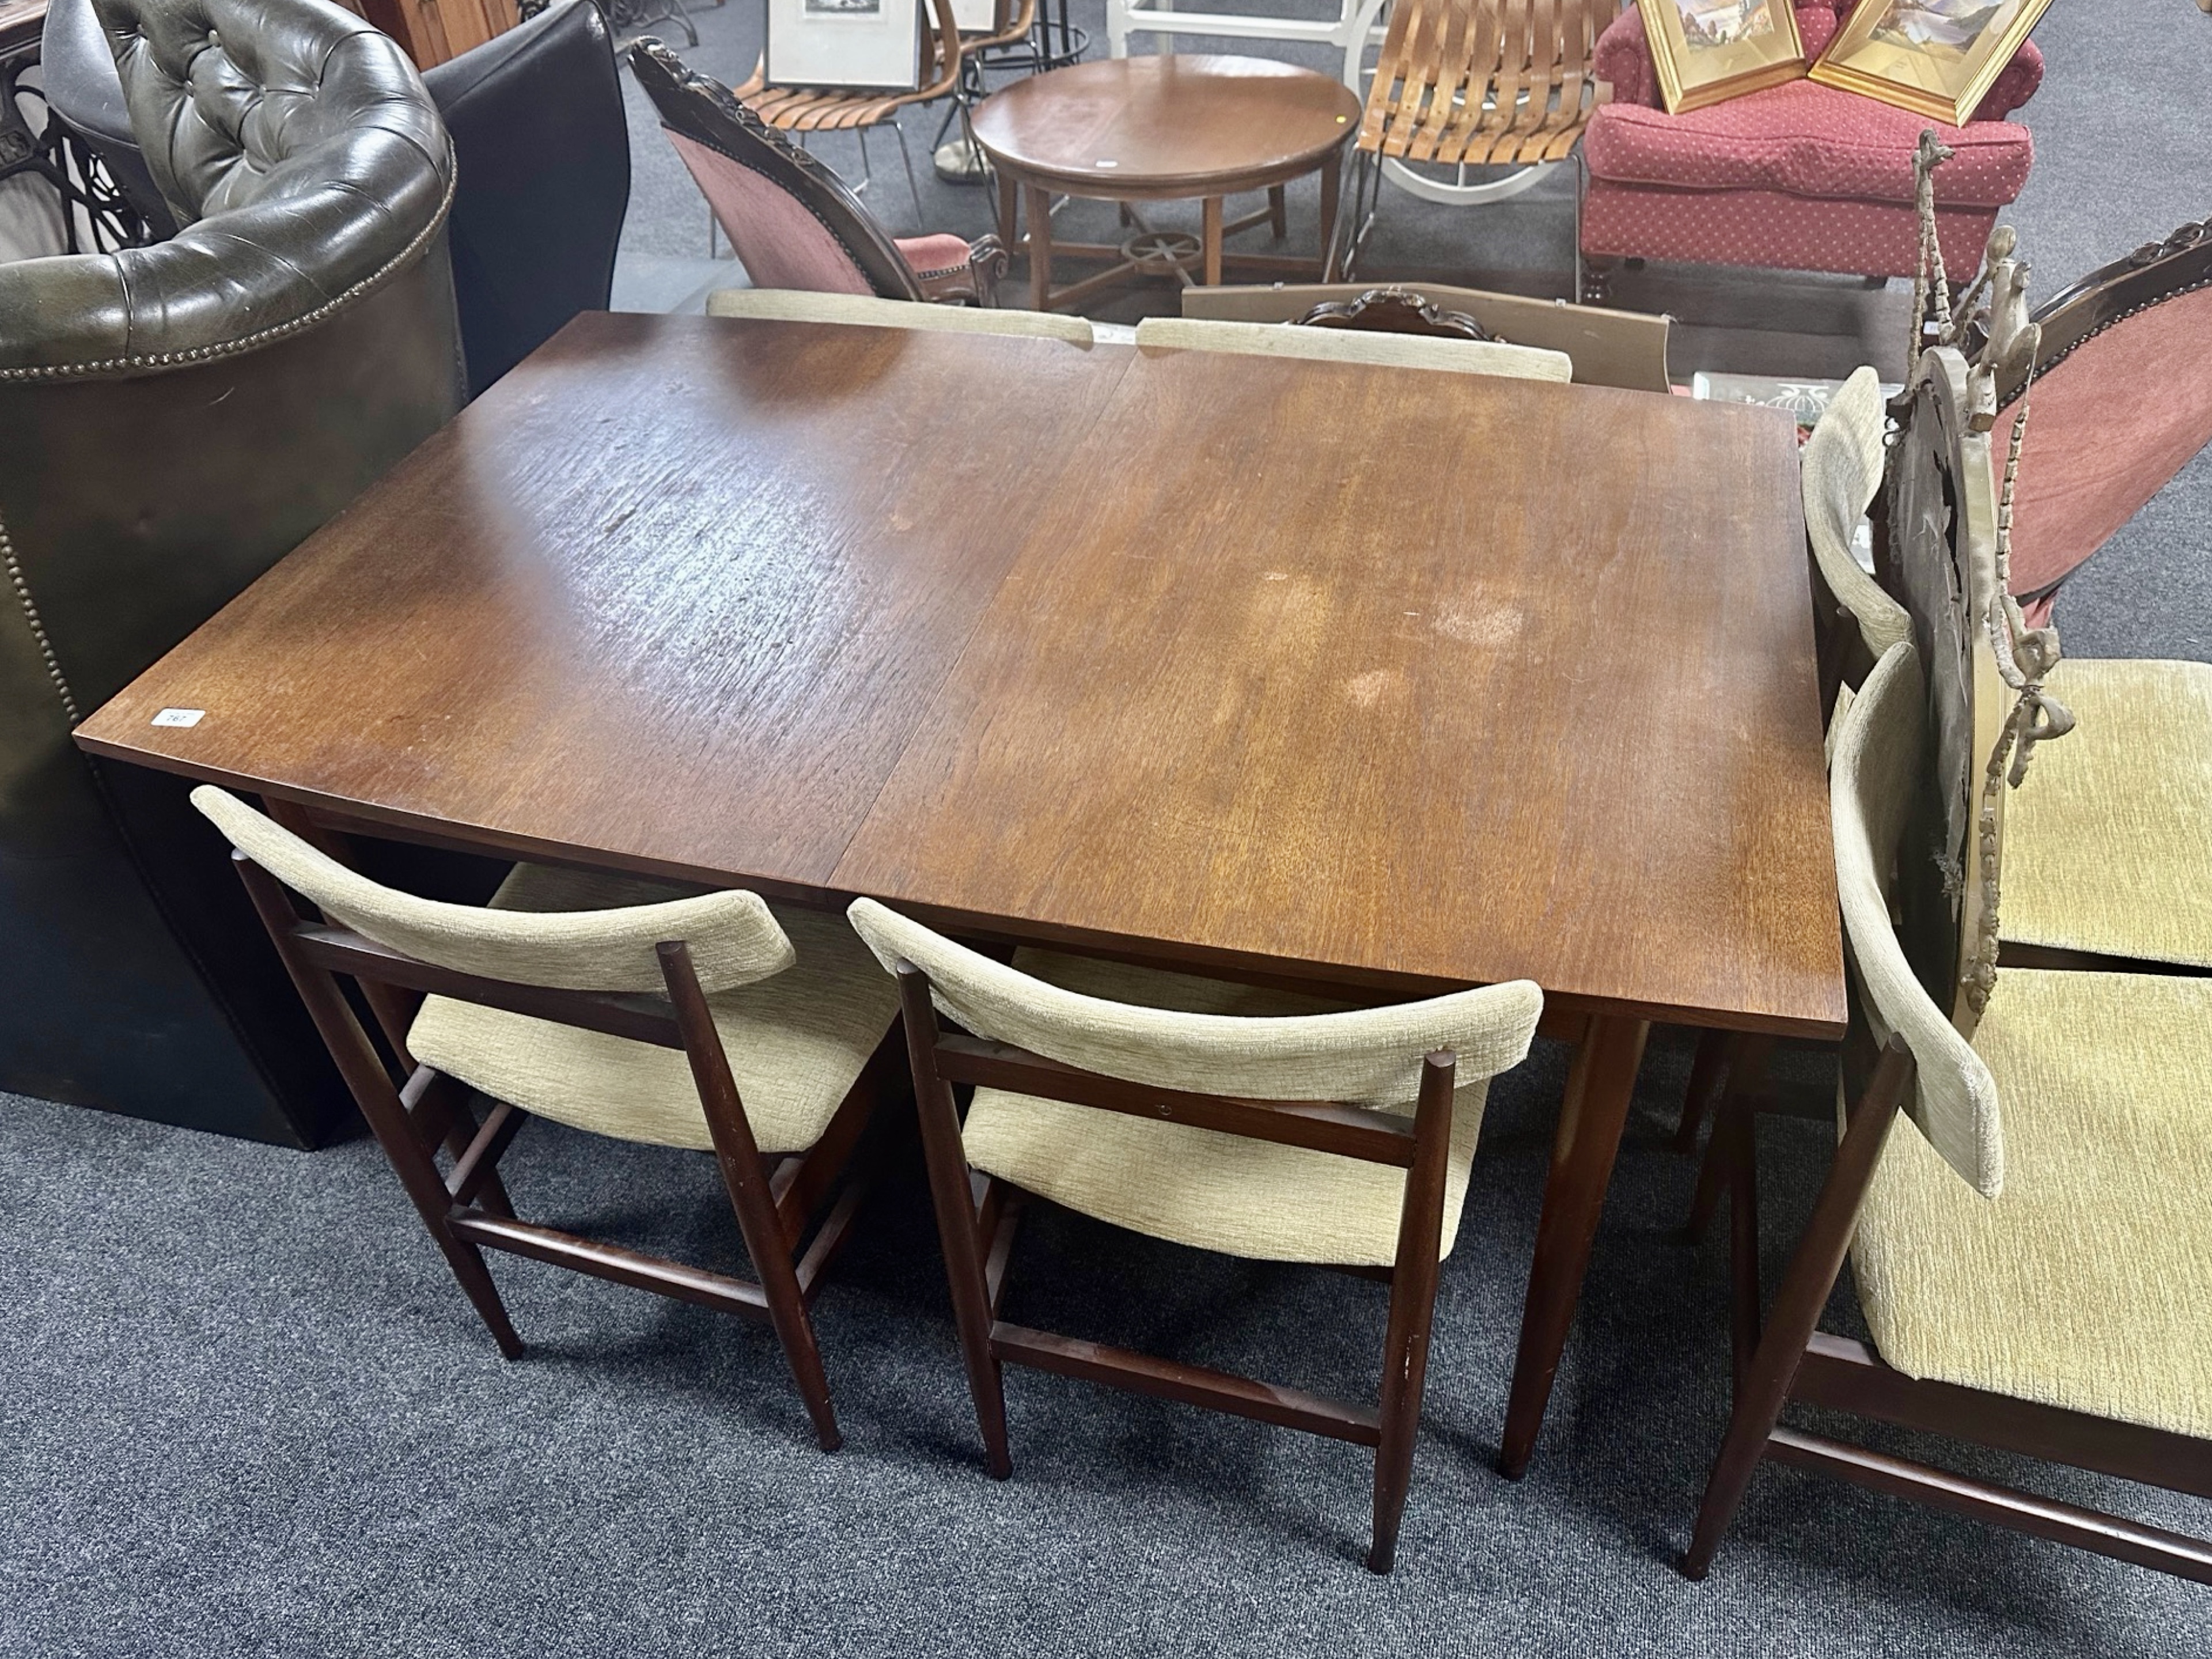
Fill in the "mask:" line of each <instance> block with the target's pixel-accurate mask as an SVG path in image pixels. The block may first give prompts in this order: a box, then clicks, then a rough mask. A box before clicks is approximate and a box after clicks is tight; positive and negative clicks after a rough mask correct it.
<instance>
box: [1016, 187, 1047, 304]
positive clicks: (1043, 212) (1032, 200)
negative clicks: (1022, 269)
mask: <svg viewBox="0 0 2212 1659" xmlns="http://www.w3.org/2000/svg"><path fill="white" fill-rule="evenodd" d="M1022 211H1023V212H1024V214H1025V215H1027V216H1028V218H1029V222H1030V310H1031V311H1049V310H1051V309H1052V192H1051V191H1048V190H1044V189H1041V188H1039V187H1038V186H1037V185H1023V186H1022Z"/></svg>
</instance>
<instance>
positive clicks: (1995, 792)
mask: <svg viewBox="0 0 2212 1659" xmlns="http://www.w3.org/2000/svg"><path fill="white" fill-rule="evenodd" d="M1951 153H1952V152H1951V151H1950V150H1949V149H1948V148H1947V147H1946V146H1945V145H1943V144H1942V143H1939V142H1937V140H1936V135H1935V133H1934V131H1932V130H1931V131H1927V132H1923V134H1922V135H1921V140H1920V149H1919V151H1918V153H1917V156H1916V157H1915V170H1916V173H1917V196H1918V201H1919V204H1920V215H1921V256H1922V257H1921V276H1920V282H1919V291H1918V294H1917V316H1916V326H1915V331H1914V335H1913V339H1912V350H1911V368H1910V370H1909V372H1908V374H1907V377H1906V382H1907V383H1906V386H1905V392H1904V393H1903V394H1902V395H1901V397H1900V398H1899V400H1898V402H1897V404H1895V405H1893V411H1892V412H1893V415H1894V416H1895V417H1896V420H1897V424H1898V431H1897V435H1896V437H1895V439H1894V440H1893V443H1894V446H1895V448H1894V453H1893V456H1892V461H1891V465H1890V467H1889V469H1888V482H1887V497H1888V524H1889V545H1888V548H1887V563H1888V565H1889V567H1890V568H1889V570H1888V571H1887V578H1886V585H1887V586H1889V587H1890V588H1891V590H1892V591H1893V592H1895V593H1896V594H1897V595H1898V597H1899V599H1900V600H1901V601H1902V602H1903V603H1904V605H1905V609H1906V611H1908V612H1909V613H1911V617H1912V625H1913V636H1914V644H1915V645H1916V647H1917V648H1918V651H1919V653H1920V657H1921V660H1922V662H1923V665H1925V667H1926V670H1927V675H1928V688H1929V722H1930V726H1929V739H1930V743H1931V747H1932V752H1933V756H1934V759H1935V762H1936V772H1937V781H1938V792H1939V795H1938V799H1937V800H1936V803H1934V806H1933V809H1932V810H1934V811H1936V814H1937V817H1936V821H1935V822H1932V823H1929V824H1928V825H1926V826H1925V828H1924V838H1923V845H1924V846H1926V847H1927V850H1928V852H1929V859H1928V860H1924V861H1923V862H1922V864H1921V867H1920V868H1919V869H1918V870H1917V871H1916V872H1906V880H1905V893H1906V895H1907V896H1908V898H1907V910H1908V915H1907V927H1908V932H1909V933H1910V934H1911V938H1912V940H1913V943H1914V945H1915V946H1916V947H1917V948H1916V949H1915V950H1914V955H1915V958H1916V962H1917V965H1918V967H1919V969H1920V970H1921V972H1922V973H1923V975H1924V976H1925V977H1926V978H1927V980H1928V981H1929V988H1930V989H1931V991H1933V990H1935V989H1936V988H1937V987H1939V986H1941V985H1944V984H1947V983H1948V985H1950V986H1952V987H1954V988H1955V994H1956V998H1957V1001H1958V1005H1959V1018H1960V1024H1962V1026H1964V1027H1966V1028H1967V1029H1971V1028H1972V1023H1973V1021H1974V1020H1976V1019H1978V1018H1979V1017H1980V1015H1981V1012H1982V1011H1983V1009H1984V1007H1985V1006H1987V1004H1988V1001H1989V996H1990V991H1991V990H1992V989H1993V988H1994V987H1995V986H1996V960H1997V895H1998V867H1999V859H2000V854H2001V848H2002V812H2003V796H2004V792H2005V790H2006V789H2007V788H2008V787H2009V788H2015V789H2016V788H2018V787H2020V786H2021V782H2022V781H2024V779H2025V778H2026V775H2027V763H2028V760H2029V757H2031V755H2032V754H2033V751H2034V748H2035V745H2036V744H2039V743H2041V742H2044V741H2046V740H2048V739H2050V738H2057V737H2063V736H2064V735H2065V734H2066V733H2067V732H2070V731H2071V730H2072V729H2073V727H2074V716H2073V715H2072V714H2070V713H2069V711H2068V710H2067V709H2066V708H2065V707H2064V706H2063V704H2061V703H2059V702H2057V700H2056V699H2054V698H2052V697H2051V696H2050V695H2049V694H2048V693H2047V692H2046V691H2045V689H2044V682H2045V679H2046V678H2047V677H2048V676H2049V675H2050V673H2051V670H2052V669H2053V668H2054V667H2056V666H2057V663H2058V659H2059V644H2058V632H2057V629H2055V628H2050V627H2045V628H2030V627H2028V625H2027V619H2026V617H2024V616H2023V615H2022V613H2021V607H2020V605H2019V602H2018V601H2017V600H2016V599H2014V597H2013V595H2012V592H2011V591H2010V586H2011V585H2010V581H2009V574H2010V573H2009V568H2008V566H2009V553H2010V540H2011V516H2012V501H2013V494H2014V489H2015V484H2016V483H2017V481H2018V477H2019V467H2020V448H2021V440H2022V439H2023V437H2024V436H2025V435H2026V432H2027V420H2028V410H2029V404H2028V399H2027V396H2026V395H2025V390H2024V389H2023V393H2022V395H2021V398H2020V399H2019V402H2018V404H2017V406H2016V409H2015V413H2014V416H2013V420H2012V423H2011V431H2010V434H2009V438H2008V447H2007V453H2006V459H2005V464H2004V467H2003V471H2002V482H2001V483H2000V482H1998V481H1997V480H1996V468H1995V466H1994V465H1993V462H1992V458H1991V454H1990V446H1991V439H1990V433H1991V430H1992V428H1994V427H1995V426H1996V421H1997V414H1998V398H1997V387H1998V385H1999V383H2000V382H2001V381H2002V380H2005V379H2006V378H2007V377H2008V376H2011V375H2019V376H2021V377H2022V378H2023V380H2026V379H2029V378H2032V376H2033V364H2034V362H2035V356H2036V350H2037V347H2038V345H2039V341H2040V337H2041V331H2040V330H2039V328H2038V326H2037V325H2036V324H2035V323H2034V322H2033V321H2032V320H2030V318H2029V315H2028V309H2027V279H2028V273H2029V266H2028V264H2027V261H2026V260H2024V259H2021V258H2018V257H2017V250H2018V240H2017V238H2016V236H2015V233H2014V232H2013V230H2012V228H2011V227H2009V226H2005V225H2000V226H1998V227H1997V228H1996V229H1995V230H1994V231H1992V232H1991V233H1990V239H1989V243H1988V246H1987V248H1986V249H1985V251H1984V257H1983V263H1982V268H1981V270H1979V271H1978V273H1977V274H1976V276H1975V277H1974V279H1973V281H1972V282H1971V283H1968V284H1966V287H1965V289H1963V290H1962V291H1960V292H1959V293H1958V295H1957V297H1956V299H1955V300H1954V297H1953V289H1952V287H1951V284H1950V283H1949V281H1948V276H1947V274H1946V272H1945V270H1944V269H1943V255H1942V246H1941V244H1940V243H1939V241H1938V240H1937V238H1936V215H1935V191H1934V185H1933V177H1934V173H1935V169H1936V167H1939V166H1941V165H1942V163H1943V162H1944V161H1947V160H1948V159H1949V157H1950V155H1951ZM1977 773H1978V776H1977ZM1930 865H1932V866H1933V867H1932V874H1933V876H1934V877H1935V878H1936V879H1937V881H1938V882H1939V883H1940V890H1941V893H1940V902H1937V898H1936V895H1934V894H1929V893H1926V892H1924V891H1923V890H1921V888H1920V885H1919V884H1920V883H1922V882H1923V881H1924V880H1925V879H1927V878H1929V875H1930V874H1931V870H1930V868H1929V866H1930ZM1915 895H1917V896H1918V898H1919V902H1917V904H1916V903H1915V902H1914V900H1913V896H1915ZM1915 910H1917V911H1918V912H1920V914H1919V915H1917V917H1916V916H1915V915H1913V914H1912V913H1913V912H1914V911H1915ZM1947 963H1948V971H1947V970H1946V967H1947Z"/></svg>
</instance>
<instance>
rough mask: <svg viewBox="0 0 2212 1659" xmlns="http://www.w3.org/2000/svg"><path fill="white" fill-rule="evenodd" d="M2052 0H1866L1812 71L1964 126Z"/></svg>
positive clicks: (1831, 82)
mask: <svg viewBox="0 0 2212 1659" xmlns="http://www.w3.org/2000/svg"><path fill="white" fill-rule="evenodd" d="M2050 6H2051V0H1863V4H1861V5H1860V7H1859V9H1857V11H1855V12H1853V13H1852V14H1851V15H1850V17H1849V18H1848V19H1847V20H1846V21H1844V25H1843V27H1840V28H1838V30H1837V31H1836V38H1835V39H1834V40H1831V41H1830V42H1829V43H1828V49H1827V51H1826V52H1822V53H1821V54H1820V62H1819V63H1817V64H1814V65H1813V78H1814V80H1815V81H1818V82H1820V83H1821V84H1822V85H1823V86H1830V87H1841V88H1844V91H1846V92H1858V93H1863V94H1866V95H1867V96H1868V97H1869V98H1879V99H1880V100H1881V101H1882V102H1883V103H1885V104H1895V105H1897V106H1899V107H1900V108H1903V109H1909V110H1911V112H1913V113H1914V114H1916V115H1925V116H1929V117H1931V118H1934V119H1936V120H1938V121H1942V122H1946V123H1948V124H1949V125H1952V126H1954V127H1955V126H1963V125H1965V124H1966V122H1967V121H1969V120H1971V119H1972V117H1973V113H1974V109H1975V106H1978V104H1980V102H1981V101H1982V100H1983V99H1984V97H1986V96H1987V95H1988V94H1989V90H1990V86H1991V84H1992V83H1993V82H1995V81H1996V78H1997V76H1999V75H2001V74H2002V73H2003V72H2004V66H2005V65H2006V64H2009V63H2010V62H2012V56H2013V54H2014V53H2015V52H2018V51H2019V50H2020V47H2021V42H2022V41H2023V40H2027V37H2028V34H2029V33H2030V31H2032V30H2033V28H2034V27H2035V26H2036V24H2037V23H2038V22H2039V21H2042V17H2043V14H2044V13H2045V11H2046V10H2048V9H2050Z"/></svg>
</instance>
